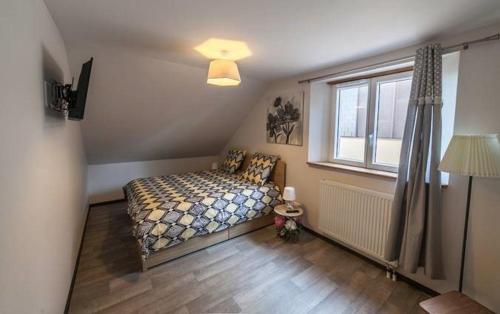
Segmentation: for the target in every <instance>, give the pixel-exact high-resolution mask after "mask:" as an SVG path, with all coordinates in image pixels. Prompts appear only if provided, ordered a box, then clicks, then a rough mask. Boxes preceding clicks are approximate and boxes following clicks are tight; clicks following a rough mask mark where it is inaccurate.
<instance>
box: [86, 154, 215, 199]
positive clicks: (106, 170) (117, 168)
mask: <svg viewBox="0 0 500 314" xmlns="http://www.w3.org/2000/svg"><path fill="white" fill-rule="evenodd" d="M218 161H219V156H207V157H195V158H180V159H164V160H151V161H136V162H121V163H113V164H101V165H89V167H88V181H87V189H88V194H89V202H90V203H91V204H93V203H99V202H105V201H110V200H116V199H121V198H123V197H124V195H123V191H122V187H123V186H124V185H125V184H127V183H128V182H129V181H130V180H133V179H137V178H146V177H151V176H159V175H166V174H173V173H183V172H188V171H198V170H207V169H210V167H211V165H212V162H218Z"/></svg>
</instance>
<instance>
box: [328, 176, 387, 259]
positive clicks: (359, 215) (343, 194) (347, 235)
mask: <svg viewBox="0 0 500 314" xmlns="http://www.w3.org/2000/svg"><path fill="white" fill-rule="evenodd" d="M392 199H393V196H392V195H390V194H386V193H381V192H376V191H372V190H367V189H362V188H358V187H354V186H350V185H346V184H341V183H338V182H335V181H329V180H321V183H320V207H319V208H320V210H319V229H320V230H321V231H322V232H323V233H324V234H325V235H327V236H329V237H331V238H333V239H334V240H338V241H340V242H341V243H343V244H345V245H347V246H349V247H351V248H353V249H355V250H357V251H360V252H361V253H364V254H367V255H369V256H370V257H372V258H375V259H377V260H379V261H381V262H385V263H387V261H385V260H384V246H385V242H386V239H387V233H388V230H389V219H390V212H391V204H392Z"/></svg>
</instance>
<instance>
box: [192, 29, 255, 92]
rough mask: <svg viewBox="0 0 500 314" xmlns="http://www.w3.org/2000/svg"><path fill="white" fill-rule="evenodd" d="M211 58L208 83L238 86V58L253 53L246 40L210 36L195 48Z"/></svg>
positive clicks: (239, 80)
mask: <svg viewBox="0 0 500 314" xmlns="http://www.w3.org/2000/svg"><path fill="white" fill-rule="evenodd" d="M194 49H195V50H196V51H198V52H199V53H201V54H202V55H203V56H205V57H207V58H208V59H211V60H212V61H210V66H209V68H208V78H207V84H211V85H217V86H237V85H240V83H241V77H240V73H239V71H238V65H237V64H236V62H235V61H236V60H241V59H244V58H246V57H249V56H251V55H252V52H251V51H250V49H248V46H247V44H246V43H245V42H242V41H236V40H226V39H218V38H210V39H208V40H206V41H205V42H203V43H202V44H200V45H198V46H196V47H195V48H194Z"/></svg>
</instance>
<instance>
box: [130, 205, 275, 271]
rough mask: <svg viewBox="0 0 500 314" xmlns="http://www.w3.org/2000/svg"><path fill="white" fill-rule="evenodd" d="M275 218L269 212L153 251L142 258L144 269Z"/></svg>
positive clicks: (248, 230)
mask: <svg viewBox="0 0 500 314" xmlns="http://www.w3.org/2000/svg"><path fill="white" fill-rule="evenodd" d="M273 219H274V214H269V215H266V216H263V217H259V218H257V219H253V220H250V221H247V222H244V223H241V224H239V225H236V226H233V227H231V228H228V229H226V230H223V231H220V232H216V233H211V234H207V235H204V236H201V237H196V238H192V239H190V240H188V241H186V242H183V243H180V244H177V245H176V246H173V247H170V248H166V249H164V250H160V251H158V252H155V253H152V254H150V255H149V257H148V258H147V259H146V260H143V259H142V258H141V264H142V265H141V266H142V271H147V270H148V269H149V268H151V267H154V266H157V265H160V264H163V263H165V262H168V261H171V260H173V259H176V258H178V257H181V256H184V255H187V254H189V253H193V252H196V251H199V250H202V249H204V248H207V247H209V246H212V245H214V244H217V243H221V242H224V241H227V240H229V239H232V238H235V237H237V236H240V235H242V234H245V233H248V232H252V231H255V230H257V229H260V228H263V227H266V226H269V225H271V224H273ZM138 247H140V246H138Z"/></svg>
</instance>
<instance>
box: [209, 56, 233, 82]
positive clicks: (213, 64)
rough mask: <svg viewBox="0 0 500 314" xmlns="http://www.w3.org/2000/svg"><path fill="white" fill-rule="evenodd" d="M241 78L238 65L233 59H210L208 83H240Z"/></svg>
mask: <svg viewBox="0 0 500 314" xmlns="http://www.w3.org/2000/svg"><path fill="white" fill-rule="evenodd" d="M240 83H241V78H240V72H239V71H238V65H237V64H236V62H234V61H231V60H224V59H217V60H212V61H210V66H209V67H208V78H207V84H210V85H217V86H237V85H240Z"/></svg>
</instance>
